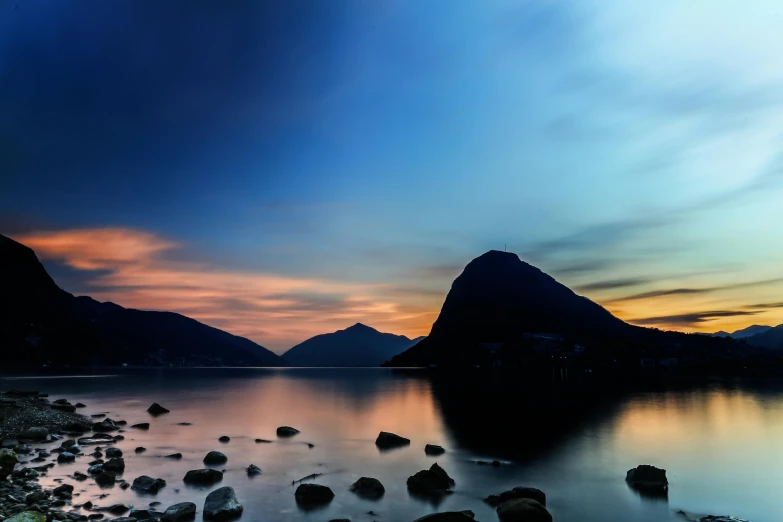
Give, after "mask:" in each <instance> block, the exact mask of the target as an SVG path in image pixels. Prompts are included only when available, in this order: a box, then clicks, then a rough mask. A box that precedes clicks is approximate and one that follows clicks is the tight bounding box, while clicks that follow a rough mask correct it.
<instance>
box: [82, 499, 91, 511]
mask: <svg viewBox="0 0 783 522" xmlns="http://www.w3.org/2000/svg"><path fill="white" fill-rule="evenodd" d="M82 507H83V508H84V509H92V502H90V501H89V500H88V501H87V502H85V503H84V504H82Z"/></svg>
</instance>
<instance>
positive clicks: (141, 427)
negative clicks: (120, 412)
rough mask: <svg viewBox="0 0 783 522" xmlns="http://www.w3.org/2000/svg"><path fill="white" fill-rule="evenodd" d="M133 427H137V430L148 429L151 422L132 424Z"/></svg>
mask: <svg viewBox="0 0 783 522" xmlns="http://www.w3.org/2000/svg"><path fill="white" fill-rule="evenodd" d="M131 428H136V429H137V430H148V429H150V423H149V422H140V423H138V424H134V425H132V426H131Z"/></svg>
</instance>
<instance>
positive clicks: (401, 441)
mask: <svg viewBox="0 0 783 522" xmlns="http://www.w3.org/2000/svg"><path fill="white" fill-rule="evenodd" d="M410 443H411V441H410V439H406V438H405V437H400V436H399V435H397V434H395V433H389V432H388V431H382V432H380V433H379V434H378V438H376V439H375V445H376V446H378V447H379V448H381V449H391V448H399V447H402V446H408V445H409V444H410Z"/></svg>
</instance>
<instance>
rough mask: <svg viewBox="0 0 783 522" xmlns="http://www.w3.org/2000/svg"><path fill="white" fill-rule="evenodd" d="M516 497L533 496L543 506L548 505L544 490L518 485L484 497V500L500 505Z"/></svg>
mask: <svg viewBox="0 0 783 522" xmlns="http://www.w3.org/2000/svg"><path fill="white" fill-rule="evenodd" d="M515 498H532V499H533V500H535V501H536V502H538V503H539V504H541V505H542V506H544V507H546V494H544V492H543V491H541V490H540V489H536V488H528V487H517V488H514V489H510V490H508V491H504V492H503V493H501V494H500V495H490V496H488V497H487V498H485V499H484V502H486V503H487V504H489V505H490V506H493V507H495V506H499V505H500V504H502V503H503V502H506V501H507V500H512V499H515Z"/></svg>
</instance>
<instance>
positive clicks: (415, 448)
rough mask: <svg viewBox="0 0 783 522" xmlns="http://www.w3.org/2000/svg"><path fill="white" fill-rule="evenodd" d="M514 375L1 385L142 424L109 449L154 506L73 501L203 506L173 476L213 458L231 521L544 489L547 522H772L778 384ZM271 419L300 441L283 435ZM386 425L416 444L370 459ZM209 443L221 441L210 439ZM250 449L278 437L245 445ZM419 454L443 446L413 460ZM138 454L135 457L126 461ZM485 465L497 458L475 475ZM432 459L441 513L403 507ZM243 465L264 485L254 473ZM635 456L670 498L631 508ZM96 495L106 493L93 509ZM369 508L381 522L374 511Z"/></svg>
mask: <svg viewBox="0 0 783 522" xmlns="http://www.w3.org/2000/svg"><path fill="white" fill-rule="evenodd" d="M520 381H523V379H520V378H518V377H517V378H514V377H509V376H506V377H503V376H499V375H485V374H478V373H476V374H463V375H454V376H449V377H448V378H446V377H444V376H440V377H438V376H431V375H429V374H428V373H426V372H407V373H405V372H403V373H400V372H393V371H391V370H381V369H350V370H343V369H333V370H332V369H288V370H270V369H221V370H205V369H190V370H146V371H143V372H142V371H128V372H124V373H120V374H112V375H103V376H100V375H95V376H69V377H48V378H41V377H37V378H24V379H18V378H0V388H12V387H14V388H27V389H30V388H35V389H38V390H40V391H41V392H47V393H50V394H51V399H56V398H58V397H65V398H67V399H69V400H71V401H72V402H76V401H81V402H84V403H85V404H87V406H88V407H87V408H86V410H83V412H84V413H86V414H92V413H107V414H108V416H109V417H111V418H113V419H115V420H119V419H124V420H127V421H128V423H129V425H130V424H134V423H137V422H150V424H151V428H150V430H149V431H146V432H145V431H137V430H132V429H128V430H127V431H126V432H125V433H124V435H125V436H126V439H125V440H124V441H122V442H120V443H118V445H117V446H118V447H120V448H121V449H122V450H123V452H124V453H125V460H126V466H127V467H126V470H125V474H124V478H125V479H126V480H129V481H132V480H133V478H135V477H136V476H138V475H142V474H146V475H151V476H153V477H160V478H164V479H165V480H166V481H167V483H168V486H167V487H166V488H164V489H163V490H162V491H161V492H160V493H159V494H158V495H156V496H155V497H141V496H139V495H137V494H136V493H135V492H133V491H131V490H126V491H122V490H120V489H119V488H118V487H115V488H112V489H110V490H103V491H101V490H99V489H97V488H96V487H95V485H94V484H93V482H92V481H91V480H88V481H85V482H81V483H79V482H74V481H72V480H70V479H68V480H67V482H69V483H72V484H75V485H76V491H77V492H80V496H79V497H76V500H75V503H83V502H85V501H86V500H92V501H93V502H94V503H95V504H97V505H102V506H107V505H109V504H112V503H117V502H123V503H128V504H133V505H135V507H137V508H143V507H145V506H146V505H147V504H148V503H149V502H152V501H154V500H158V501H160V502H162V503H163V505H162V506H160V508H159V509H165V507H166V506H167V505H170V504H173V503H176V502H183V501H193V502H195V503H196V504H197V506H198V507H199V513H200V511H201V507H202V506H203V500H204V497H205V496H206V495H207V493H208V492H209V491H210V490H211V489H214V488H211V489H209V488H208V489H198V488H192V487H188V486H185V485H184V484H183V483H182V477H183V476H184V475H185V473H186V472H187V471H188V470H190V469H197V468H201V467H202V465H201V459H202V458H203V456H204V455H205V454H206V453H207V452H208V451H210V450H213V449H214V450H220V451H222V452H224V453H225V454H226V455H227V456H228V459H229V460H228V463H227V464H226V465H225V466H220V467H219V468H221V469H226V473H225V476H224V479H223V482H222V484H221V485H229V486H233V487H234V488H235V489H236V491H237V496H238V498H239V500H240V502H241V503H242V504H243V505H244V506H245V514H244V516H243V520H252V521H256V520H259V521H261V520H270V521H277V520H281V521H284V520H318V521H326V520H329V519H331V518H350V519H351V520H354V521H363V520H367V521H370V520H380V521H401V522H404V521H411V520H414V519H416V518H417V517H420V516H423V515H425V514H427V513H431V512H434V511H450V510H462V509H471V510H473V511H474V512H475V513H476V519H477V520H479V521H484V522H486V521H493V520H497V516H496V515H495V513H494V511H493V509H492V508H490V507H489V506H487V505H485V504H484V503H483V502H481V500H480V499H481V498H483V497H484V496H486V495H488V494H492V493H499V492H501V491H503V490H505V489H509V488H511V487H514V486H519V485H529V486H535V487H538V488H540V489H542V490H544V491H545V492H546V494H547V496H548V508H549V510H550V511H551V512H552V514H553V516H554V519H555V520H556V521H557V522H606V521H610V520H622V521H627V522H633V521H638V522H665V521H669V520H672V521H673V520H679V518H678V517H677V516H676V515H675V514H674V511H675V510H678V509H684V510H686V511H688V512H694V513H702V514H705V513H710V514H732V515H735V516H739V517H743V518H747V519H750V520H752V521H753V522H776V521H778V520H779V519H780V513H783V496H781V495H780V487H781V485H783V385H780V384H778V383H772V384H770V383H763V384H759V383H748V382H743V381H739V380H713V381H706V382H703V383H701V384H699V385H697V386H696V387H693V386H692V385H691V386H689V387H688V388H687V389H686V388H683V389H679V390H678V389H676V388H668V389H667V388H660V389H657V390H653V391H649V390H648V391H637V392H633V393H629V394H623V395H622V396H619V395H618V396H610V395H606V394H605V393H599V392H596V391H595V390H593V389H592V388H590V387H587V386H583V385H577V386H561V385H555V386H545V385H542V383H536V384H535V385H533V384H531V383H522V382H520ZM152 402H159V403H161V404H163V405H164V406H166V407H167V408H169V409H170V410H171V413H170V414H167V415H163V416H160V417H157V418H152V417H150V416H149V415H148V414H147V413H146V412H145V410H146V408H147V407H148V406H149V405H150V404H151V403H152ZM179 422H192V423H193V425H192V426H178V425H177V423H179ZM280 425H290V426H294V427H296V428H298V429H299V430H301V434H300V435H298V436H296V437H294V438H292V439H287V440H279V439H277V438H276V436H275V429H276V428H277V427H278V426H280ZM381 430H385V431H393V432H395V433H398V434H400V435H403V436H406V437H408V438H410V439H411V441H412V443H411V445H410V446H409V447H407V448H403V449H399V450H394V451H390V452H383V453H382V452H380V451H379V450H378V449H377V448H376V447H375V445H374V440H375V437H376V436H377V434H378V432H379V431H381ZM221 435H228V436H230V437H231V442H230V443H228V444H221V443H220V442H218V440H217V439H218V437H220V436H221ZM255 438H264V439H271V440H273V441H274V442H273V443H272V444H257V443H255V442H254V439H255ZM308 442H309V443H312V444H314V447H313V448H312V449H310V448H308V446H307V444H306V443H308ZM427 443H432V444H440V445H442V446H443V447H445V448H446V449H447V453H446V454H445V455H442V456H440V457H437V458H433V457H428V456H425V454H424V445H425V444H427ZM136 446H145V447H146V448H147V452H146V453H143V454H141V455H136V454H134V452H133V449H134V448H135V447H136ZM85 449H87V450H88V452H90V451H91V449H89V448H85ZM175 451H178V452H181V453H183V455H184V458H183V459H182V460H181V461H172V460H170V459H164V458H162V455H165V454H168V453H173V452H175ZM492 458H499V459H501V460H503V462H504V465H503V466H501V467H499V468H493V467H490V466H480V465H478V464H476V460H478V459H492ZM89 460H91V459H90V458H89V457H82V458H80V459H77V461H76V462H75V463H74V464H66V465H58V466H56V467H55V468H53V469H52V471H51V472H50V474H49V476H48V477H46V478H44V479H43V483H44V484H45V485H47V486H52V485H55V483H54V482H53V479H55V478H58V477H60V478H62V477H66V476H67V475H69V474H71V473H73V471H77V470H78V471H83V472H84V471H86V469H87V462H88V461H89ZM436 461H437V462H438V463H439V464H440V465H441V466H443V467H444V468H445V469H446V471H447V472H448V473H449V474H450V475H451V476H452V477H453V478H454V479H455V480H456V487H455V493H454V494H453V495H450V496H448V497H446V498H444V499H443V500H442V502H440V503H438V504H433V503H431V502H429V501H426V500H423V499H418V498H414V497H411V496H410V495H409V494H408V491H407V489H406V487H405V481H406V479H407V477H408V476H410V475H412V474H413V473H415V472H416V471H418V470H420V469H424V468H427V467H429V466H430V465H431V464H432V463H433V462H436ZM251 463H253V464H256V465H258V466H260V467H261V468H262V470H263V474H262V475H260V476H257V477H254V478H248V477H247V475H246V473H245V468H246V467H247V466H248V465H249V464H251ZM641 463H652V464H655V465H657V466H660V467H664V468H666V469H667V470H668V475H669V480H670V482H671V485H670V491H669V495H668V499H650V498H644V497H640V496H639V495H638V494H637V493H635V492H634V491H632V490H630V489H629V488H628V487H627V486H626V485H625V482H624V477H625V472H626V470H627V469H628V468H631V467H633V466H636V465H637V464H641ZM312 473H323V476H321V477H319V478H318V479H316V482H317V483H320V484H325V485H328V486H329V487H331V488H332V490H333V491H334V492H335V495H336V497H335V499H334V500H333V501H332V502H331V504H330V505H329V506H328V507H326V508H324V509H321V510H317V511H308V512H305V511H302V510H300V509H299V508H298V507H297V505H296V503H295V502H294V489H295V488H294V487H293V486H291V482H292V481H293V480H297V479H300V478H302V477H305V476H307V475H310V474H312ZM360 476H371V477H376V478H378V479H380V480H381V482H382V483H383V484H384V486H385V487H386V494H385V496H384V497H383V498H382V499H381V500H378V501H369V500H362V499H360V498H358V497H357V496H355V495H354V494H352V493H350V492H349V491H348V487H349V486H350V484H352V483H353V482H354V481H355V480H356V479H357V478H359V477H360ZM215 487H217V486H215ZM105 492H108V493H110V496H109V497H108V498H105V499H98V496H99V495H100V494H101V493H105ZM370 510H372V511H374V512H375V513H377V514H378V515H376V516H371V515H368V514H367V512H368V511H370ZM199 519H200V515H199Z"/></svg>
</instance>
